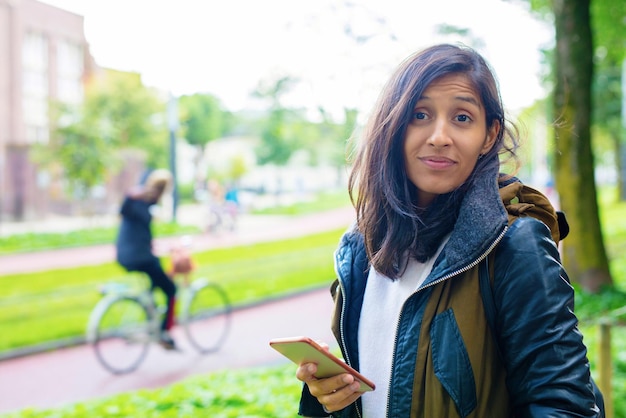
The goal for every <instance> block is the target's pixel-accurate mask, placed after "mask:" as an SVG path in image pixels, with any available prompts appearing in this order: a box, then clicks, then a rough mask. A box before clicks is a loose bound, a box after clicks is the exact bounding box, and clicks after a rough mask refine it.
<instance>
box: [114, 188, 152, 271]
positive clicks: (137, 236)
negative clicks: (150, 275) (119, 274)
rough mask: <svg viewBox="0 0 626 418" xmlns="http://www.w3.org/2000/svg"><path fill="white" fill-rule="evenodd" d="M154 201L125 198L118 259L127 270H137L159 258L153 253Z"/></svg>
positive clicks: (118, 238)
mask: <svg viewBox="0 0 626 418" xmlns="http://www.w3.org/2000/svg"><path fill="white" fill-rule="evenodd" d="M152 205H154V202H146V201H144V200H139V199H133V198H131V197H129V196H127V197H126V198H124V202H123V203H122V207H121V209H120V215H122V222H121V225H120V229H119V233H118V236H117V243H116V250H117V261H118V263H120V264H121V265H122V266H123V267H124V268H126V269H127V270H135V269H137V268H139V267H140V266H142V265H145V264H146V263H149V262H151V261H153V260H154V259H155V258H157V257H156V256H155V255H154V254H153V253H152V230H151V228H150V223H151V221H152V215H151V214H150V206H152Z"/></svg>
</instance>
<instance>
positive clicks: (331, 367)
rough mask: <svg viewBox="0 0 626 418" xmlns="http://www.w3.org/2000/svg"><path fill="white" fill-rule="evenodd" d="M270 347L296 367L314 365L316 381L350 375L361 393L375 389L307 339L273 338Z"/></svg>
mask: <svg viewBox="0 0 626 418" xmlns="http://www.w3.org/2000/svg"><path fill="white" fill-rule="evenodd" d="M270 346H271V347H272V348H273V349H274V350H276V351H278V352H279V353H281V354H282V355H284V356H285V357H287V358H288V359H289V360H291V361H293V362H294V363H296V364H297V365H300V364H302V363H316V364H317V373H316V374H315V377H317V378H318V379H321V378H326V377H331V376H336V375H338V374H342V373H350V374H351V375H352V376H354V378H355V379H356V380H358V381H359V382H360V383H361V388H360V389H359V390H360V391H361V392H368V391H372V390H374V389H376V385H374V382H372V381H371V380H369V379H368V378H366V377H365V376H363V375H362V374H361V373H359V372H358V371H356V370H355V369H353V368H352V367H350V366H349V365H348V364H346V362H345V361H343V360H341V359H339V358H338V357H336V356H335V355H333V354H332V353H330V352H329V351H328V350H325V349H324V348H323V347H322V346H321V345H319V344H318V343H316V342H315V341H313V340H312V339H310V338H308V337H287V338H275V339H273V340H271V341H270Z"/></svg>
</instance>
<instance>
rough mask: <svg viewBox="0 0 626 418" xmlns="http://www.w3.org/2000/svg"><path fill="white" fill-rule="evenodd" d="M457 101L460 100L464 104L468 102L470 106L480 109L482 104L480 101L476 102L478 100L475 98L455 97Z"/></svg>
mask: <svg viewBox="0 0 626 418" xmlns="http://www.w3.org/2000/svg"><path fill="white" fill-rule="evenodd" d="M455 99H456V100H460V101H462V102H467V103H470V104H473V105H475V106H477V107H480V102H479V101H478V100H476V98H475V97H474V96H456V97H455Z"/></svg>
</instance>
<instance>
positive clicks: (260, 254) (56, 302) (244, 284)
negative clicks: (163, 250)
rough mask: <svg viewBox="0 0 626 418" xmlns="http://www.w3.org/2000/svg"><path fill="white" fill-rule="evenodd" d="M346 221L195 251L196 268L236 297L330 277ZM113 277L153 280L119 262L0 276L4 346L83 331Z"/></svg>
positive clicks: (243, 300) (252, 298) (247, 298)
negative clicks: (330, 226)
mask: <svg viewBox="0 0 626 418" xmlns="http://www.w3.org/2000/svg"><path fill="white" fill-rule="evenodd" d="M344 229H345V228H341V229H337V230H333V231H328V232H323V233H319V234H315V235H310V236H306V237H301V238H295V239H288V240H281V241H274V242H266V243H259V244H253V245H246V246H239V247H232V248H227V249H216V250H210V251H206V252H200V253H196V254H195V255H194V260H195V262H196V264H197V265H198V267H197V270H196V272H195V274H194V276H195V277H207V278H209V279H210V280H212V281H215V282H217V283H219V284H221V285H222V286H223V287H224V288H225V290H226V291H227V293H228V295H229V298H230V300H231V302H232V303H233V304H234V305H243V304H248V303H252V302H256V301H259V300H263V299H266V298H268V297H275V296H277V295H280V294H283V293H288V292H291V291H296V290H301V289H305V288H310V287H314V286H319V285H325V284H329V283H330V281H331V280H332V279H333V278H334V270H333V263H332V253H333V251H334V250H335V248H336V246H337V242H338V241H339V238H340V236H341V234H342V233H343V231H344ZM115 281H118V282H126V283H128V282H131V283H135V284H136V285H137V286H145V285H147V283H148V280H147V278H145V277H144V276H142V275H140V274H136V273H133V274H128V273H126V272H124V271H123V270H122V269H121V268H120V267H119V266H118V265H116V264H114V263H107V264H102V265H99V266H88V267H79V268H71V269H60V270H52V271H46V272H38V273H28V274H13V275H8V276H3V277H0V288H2V289H3V297H2V298H1V299H0V323H2V324H3V325H2V330H3V338H1V339H0V352H1V351H5V350H9V349H15V348H18V347H25V346H29V345H34V344H37V343H40V342H43V341H50V340H57V339H63V338H71V337H76V336H81V335H83V334H84V332H85V326H86V324H87V320H88V317H89V313H90V312H91V309H92V308H93V307H94V305H95V304H96V302H97V301H98V299H99V297H100V294H99V292H98V289H99V287H100V286H101V285H102V284H104V283H107V282H115Z"/></svg>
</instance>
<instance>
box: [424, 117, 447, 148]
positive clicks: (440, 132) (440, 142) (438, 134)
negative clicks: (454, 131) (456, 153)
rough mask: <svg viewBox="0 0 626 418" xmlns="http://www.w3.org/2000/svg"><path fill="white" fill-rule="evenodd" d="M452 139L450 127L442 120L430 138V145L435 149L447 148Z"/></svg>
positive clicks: (436, 125)
mask: <svg viewBox="0 0 626 418" xmlns="http://www.w3.org/2000/svg"><path fill="white" fill-rule="evenodd" d="M451 142H452V139H451V138H450V127H449V126H448V123H446V121H445V120H440V121H437V123H435V125H434V127H433V131H432V132H431V135H430V137H429V138H428V144H429V145H431V146H434V147H446V146H448V145H450V143H451Z"/></svg>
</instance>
